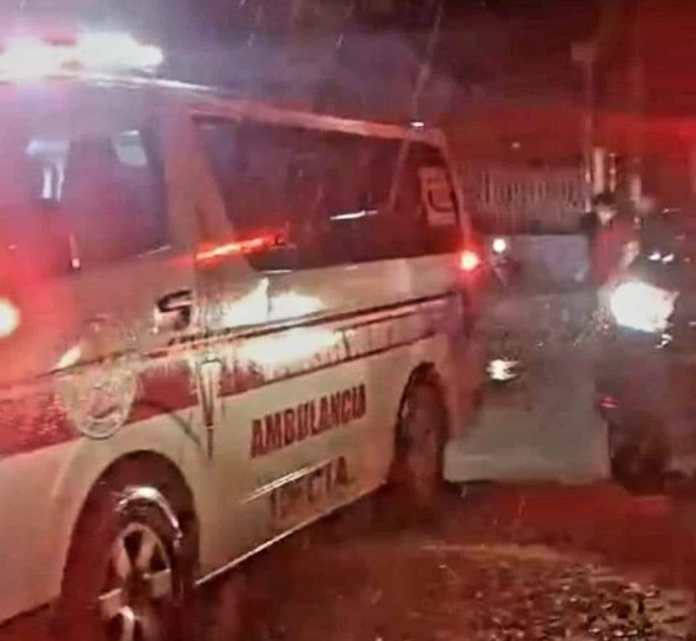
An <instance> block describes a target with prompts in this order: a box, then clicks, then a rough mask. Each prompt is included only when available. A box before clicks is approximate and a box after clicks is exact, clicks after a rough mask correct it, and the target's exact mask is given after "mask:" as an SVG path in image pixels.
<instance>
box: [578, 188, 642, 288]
mask: <svg viewBox="0 0 696 641" xmlns="http://www.w3.org/2000/svg"><path fill="white" fill-rule="evenodd" d="M580 225H581V229H582V230H583V231H584V232H585V233H586V234H587V236H588V240H589V245H590V256H591V269H592V272H591V273H592V280H593V282H594V284H595V285H596V286H597V287H599V288H602V287H605V286H606V285H608V284H610V283H612V282H613V281H615V280H616V279H617V278H618V277H619V276H620V275H621V273H622V272H623V271H624V269H625V268H626V267H628V265H630V264H631V263H632V262H633V260H634V259H635V257H636V255H637V253H638V234H637V231H636V229H635V226H634V225H633V222H632V220H631V218H630V216H628V215H627V214H625V213H623V212H621V211H620V210H619V208H618V207H617V204H616V199H615V197H614V195H613V194H611V193H606V192H605V193H601V194H598V195H597V196H595V197H594V199H593V210H592V211H591V212H589V213H588V214H586V215H585V216H583V218H582V219H581V221H580Z"/></svg>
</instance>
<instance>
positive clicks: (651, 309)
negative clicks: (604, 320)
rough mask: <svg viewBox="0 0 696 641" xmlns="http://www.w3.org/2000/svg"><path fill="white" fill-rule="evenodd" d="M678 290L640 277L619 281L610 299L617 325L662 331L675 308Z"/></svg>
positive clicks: (643, 330) (649, 330)
mask: <svg viewBox="0 0 696 641" xmlns="http://www.w3.org/2000/svg"><path fill="white" fill-rule="evenodd" d="M676 298H677V294H675V293H674V292H670V291H667V290H664V289H660V288H659V287H655V286H654V285H649V284H648V283H643V282H641V281H629V282H626V283H622V284H621V285H619V286H618V287H617V288H616V289H615V290H614V291H613V292H612V293H611V297H610V299H609V308H610V309H611V313H612V314H613V316H614V319H615V320H616V322H617V323H618V324H619V325H622V326H623V327H628V328H630V329H635V330H638V331H640V332H662V331H664V330H665V329H667V324H668V321H669V317H670V316H671V315H672V312H674V301H675V300H676Z"/></svg>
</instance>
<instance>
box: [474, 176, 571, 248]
mask: <svg viewBox="0 0 696 641" xmlns="http://www.w3.org/2000/svg"><path fill="white" fill-rule="evenodd" d="M463 176H464V181H465V184H466V185H467V186H468V189H469V191H470V193H471V195H472V198H473V202H474V204H475V213H474V218H475V222H476V224H477V226H478V227H479V228H480V229H482V230H484V231H490V232H497V233H515V232H517V233H530V232H533V233H542V234H544V233H571V232H574V231H577V230H578V225H579V218H580V216H581V215H582V213H583V209H584V189H585V185H584V181H583V175H582V171H581V169H580V168H573V167H571V168H560V169H558V168H556V169H550V168H549V169H547V168H544V169H534V168H510V167H504V166H488V167H480V166H478V167H476V166H471V165H469V166H465V167H463Z"/></svg>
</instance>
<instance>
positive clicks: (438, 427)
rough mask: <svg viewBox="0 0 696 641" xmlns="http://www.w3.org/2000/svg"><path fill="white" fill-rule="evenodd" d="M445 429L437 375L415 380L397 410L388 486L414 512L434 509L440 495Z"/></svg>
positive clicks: (445, 409)
mask: <svg viewBox="0 0 696 641" xmlns="http://www.w3.org/2000/svg"><path fill="white" fill-rule="evenodd" d="M447 432H448V417H447V407H446V404H445V401H444V396H443V393H442V389H441V387H440V385H439V383H438V381H437V379H436V377H435V376H434V375H432V374H428V375H425V376H423V377H421V378H420V379H416V380H415V381H414V382H413V383H411V385H410V386H409V388H408V390H407V391H406V393H405V395H404V399H403V402H402V405H401V409H400V412H399V417H398V423H397V432H396V446H395V452H394V461H393V464H392V469H391V473H390V486H391V487H392V488H393V489H394V490H395V492H396V495H397V497H398V499H399V501H400V502H401V504H402V505H404V506H405V507H408V508H411V509H413V510H415V511H416V513H421V514H422V513H424V512H429V511H432V510H434V509H435V508H436V506H437V502H438V500H439V499H440V498H441V496H442V493H443V489H444V487H445V484H444V480H443V463H444V450H445V441H446V435H447Z"/></svg>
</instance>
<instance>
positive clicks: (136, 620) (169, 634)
mask: <svg viewBox="0 0 696 641" xmlns="http://www.w3.org/2000/svg"><path fill="white" fill-rule="evenodd" d="M153 482H154V484H153ZM135 488H148V489H146V490H145V492H144V494H143V495H142V496H140V495H139V494H138V492H137V490H136V489H135ZM126 499H128V500H126ZM194 522H195V521H194V519H193V518H192V510H191V505H190V500H189V498H188V496H187V492H186V491H185V489H184V488H183V487H182V486H181V483H179V482H178V480H176V479H173V478H172V475H171V473H170V471H169V470H168V469H167V468H166V467H162V468H161V469H159V467H155V468H154V469H153V467H152V466H150V465H147V464H143V463H142V462H140V461H128V462H125V463H123V464H120V465H119V466H118V467H117V468H116V469H114V471H113V472H112V473H110V474H108V475H107V477H106V478H105V479H104V480H103V481H102V482H100V484H99V486H98V487H97V488H95V489H94V491H93V492H92V494H91V495H90V497H89V499H88V500H87V502H86V504H85V506H84V509H83V512H82V514H81V516H80V519H79V520H78V523H77V525H76V527H75V530H74V532H73V540H72V543H71V546H70V551H69V554H68V559H67V563H66V567H65V572H64V578H63V589H62V595H61V599H60V603H59V611H58V630H59V637H60V638H63V639H67V640H69V641H73V640H74V641H85V640H87V639H89V640H90V641H112V639H121V640H123V641H127V640H128V639H132V641H140V640H142V641H184V640H185V639H186V640H188V639H193V640H195V639H196V638H198V636H199V635H198V623H199V617H198V609H197V607H196V599H195V594H194V573H195V567H196V562H197V557H198V541H197V533H196V528H195V525H194Z"/></svg>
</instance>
